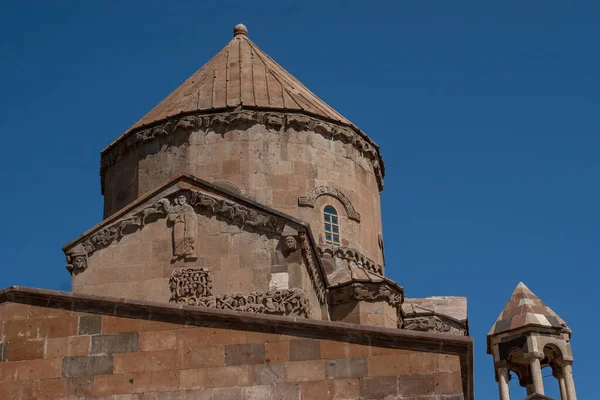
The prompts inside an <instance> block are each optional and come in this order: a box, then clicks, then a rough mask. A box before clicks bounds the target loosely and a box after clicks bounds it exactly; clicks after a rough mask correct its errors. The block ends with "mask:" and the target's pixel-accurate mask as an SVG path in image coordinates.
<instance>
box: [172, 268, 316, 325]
mask: <svg viewBox="0 0 600 400" xmlns="http://www.w3.org/2000/svg"><path fill="white" fill-rule="evenodd" d="M169 286H170V289H171V298H170V299H169V302H171V303H178V304H185V305H189V306H200V307H208V308H217V309H221V310H235V311H244V312H252V313H260V314H274V315H292V316H298V317H304V318H309V317H310V312H311V308H310V303H309V301H308V298H307V296H306V293H304V291H303V290H302V289H297V288H293V289H280V290H274V289H271V290H269V291H268V292H266V293H262V292H253V293H249V294H241V293H227V294H223V295H217V296H214V295H213V294H212V278H211V276H210V272H209V271H208V270H207V269H205V268H198V269H193V268H182V269H177V270H175V271H174V272H173V275H172V276H171V278H170V279H169Z"/></svg>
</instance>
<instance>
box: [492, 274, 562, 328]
mask: <svg viewBox="0 0 600 400" xmlns="http://www.w3.org/2000/svg"><path fill="white" fill-rule="evenodd" d="M526 326H543V327H552V328H558V329H563V328H566V329H568V328H567V324H566V322H565V321H563V319H562V318H560V317H559V316H558V315H557V314H556V313H555V312H554V311H552V309H551V308H550V307H548V306H547V305H546V304H544V302H543V301H542V300H540V298H539V297H537V296H536V295H535V294H534V293H533V292H532V291H531V290H530V289H529V288H528V287H527V286H525V284H524V283H523V282H520V283H519V284H518V285H517V287H516V288H515V290H514V292H513V294H512V295H511V296H510V299H509V300H508V302H507V303H506V305H505V306H504V308H503V309H502V312H501V313H500V315H499V316H498V318H497V319H496V322H494V325H493V326H492V329H490V331H489V333H488V336H492V335H497V334H500V333H503V332H507V331H512V330H517V329H520V328H523V327H526Z"/></svg>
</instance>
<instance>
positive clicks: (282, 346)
mask: <svg viewBox="0 0 600 400" xmlns="http://www.w3.org/2000/svg"><path fill="white" fill-rule="evenodd" d="M289 360H290V342H288V341H281V342H270V343H265V361H266V362H273V363H276V362H284V361H289Z"/></svg>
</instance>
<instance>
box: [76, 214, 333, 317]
mask: <svg viewBox="0 0 600 400" xmlns="http://www.w3.org/2000/svg"><path fill="white" fill-rule="evenodd" d="M197 222H198V226H197V237H196V240H195V246H196V253H197V255H198V258H197V259H196V260H189V259H186V260H183V259H178V260H172V255H173V240H172V228H171V227H169V226H168V224H167V221H166V220H165V219H164V218H163V219H158V220H157V221H155V222H152V223H148V224H146V225H145V226H144V227H143V229H140V230H138V231H136V232H134V233H132V234H128V235H125V236H123V237H122V238H121V239H120V240H119V241H118V242H114V243H112V244H111V245H110V246H108V247H105V248H101V249H99V250H97V251H95V252H94V253H93V254H91V255H90V256H89V257H88V259H87V269H86V270H85V271H83V272H81V273H78V274H73V277H72V284H73V291H74V292H79V293H85V294H95V295H102V296H114V297H124V298H131V299H140V300H142V299H143V300H150V301H158V302H168V301H169V299H170V297H171V290H170V285H169V279H170V277H171V276H172V275H173V273H174V271H175V270H177V269H179V268H192V269H198V268H205V269H207V270H208V272H209V274H210V276H211V278H212V284H211V286H212V294H214V295H224V294H234V293H241V294H249V293H251V292H262V293H264V292H267V291H268V290H269V289H270V288H271V287H273V286H275V287H277V288H278V289H288V288H289V289H291V288H298V289H302V291H304V293H305V294H306V296H307V298H308V300H309V302H310V305H311V307H310V308H311V315H310V316H311V318H315V319H321V318H322V317H324V318H327V315H323V316H322V315H321V306H320V304H319V300H318V299H317V295H316V293H315V290H314V288H313V285H312V282H311V279H310V276H309V273H308V271H307V267H306V266H305V265H304V261H303V259H302V255H301V252H300V251H299V250H298V251H295V252H292V253H288V252H284V251H282V244H281V240H282V238H281V237H280V236H278V235H275V234H267V233H264V232H259V231H253V230H249V229H248V228H247V229H242V228H240V227H239V226H238V225H234V224H232V223H230V222H229V221H225V220H223V219H221V218H220V217H217V216H214V215H213V216H208V215H206V216H205V215H202V214H198V218H197Z"/></svg>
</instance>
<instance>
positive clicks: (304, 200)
mask: <svg viewBox="0 0 600 400" xmlns="http://www.w3.org/2000/svg"><path fill="white" fill-rule="evenodd" d="M321 196H331V197H333V198H334V199H337V200H339V201H340V203H342V205H343V206H344V209H345V210H346V214H347V215H348V219H351V220H353V221H356V222H360V213H359V212H358V211H356V209H355V208H354V206H353V205H352V203H351V202H350V199H348V198H347V197H346V195H345V194H344V193H342V192H341V191H340V190H339V189H336V188H333V187H331V186H317V187H315V188H314V189H312V190H311V191H310V193H309V194H308V196H302V197H298V205H299V206H300V207H311V208H315V203H316V201H317V199H318V198H319V197H321Z"/></svg>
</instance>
